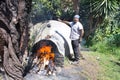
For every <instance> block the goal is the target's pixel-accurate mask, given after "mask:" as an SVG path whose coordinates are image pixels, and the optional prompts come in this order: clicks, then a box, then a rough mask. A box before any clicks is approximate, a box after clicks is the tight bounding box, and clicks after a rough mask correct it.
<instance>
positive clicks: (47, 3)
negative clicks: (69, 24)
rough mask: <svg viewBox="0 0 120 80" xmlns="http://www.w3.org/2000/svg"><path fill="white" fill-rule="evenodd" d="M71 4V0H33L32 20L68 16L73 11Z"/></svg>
mask: <svg viewBox="0 0 120 80" xmlns="http://www.w3.org/2000/svg"><path fill="white" fill-rule="evenodd" d="M72 5H73V3H72V1H67V0H33V8H32V17H33V19H34V20H33V22H36V21H39V22H40V21H44V20H50V19H57V18H59V17H61V18H63V19H64V18H66V16H67V18H69V17H71V16H72V14H73V13H74V10H73V7H72Z"/></svg>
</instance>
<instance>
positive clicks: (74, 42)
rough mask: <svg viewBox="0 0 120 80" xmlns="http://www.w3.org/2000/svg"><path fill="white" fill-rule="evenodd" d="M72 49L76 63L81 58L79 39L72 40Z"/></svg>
mask: <svg viewBox="0 0 120 80" xmlns="http://www.w3.org/2000/svg"><path fill="white" fill-rule="evenodd" d="M72 47H73V51H74V57H75V60H76V61H78V60H79V59H80V57H82V54H81V52H80V46H79V39H78V40H72Z"/></svg>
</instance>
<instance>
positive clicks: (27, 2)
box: [0, 0, 32, 80]
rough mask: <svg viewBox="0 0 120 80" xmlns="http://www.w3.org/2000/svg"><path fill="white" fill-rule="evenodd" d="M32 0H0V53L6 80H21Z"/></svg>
mask: <svg viewBox="0 0 120 80" xmlns="http://www.w3.org/2000/svg"><path fill="white" fill-rule="evenodd" d="M31 1H32V0H0V40H1V41H2V42H0V47H2V49H1V48H0V51H1V53H0V55H1V56H2V55H3V56H2V57H3V66H4V69H5V72H6V74H7V75H8V78H9V79H8V80H23V67H22V64H21V63H22V56H23V54H24V52H25V49H26V48H27V45H28V44H27V43H28V37H29V36H28V31H29V27H28V25H29V23H28V21H29V19H28V17H29V16H28V14H29V12H30V10H31Z"/></svg>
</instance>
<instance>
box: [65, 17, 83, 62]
mask: <svg viewBox="0 0 120 80" xmlns="http://www.w3.org/2000/svg"><path fill="white" fill-rule="evenodd" d="M79 18H80V16H79V15H75V16H74V18H73V22H67V21H63V22H64V23H66V24H68V25H70V27H71V34H70V39H71V42H72V47H73V51H74V59H73V60H74V61H79V60H80V58H81V59H84V58H83V56H82V54H81V52H80V47H79V43H80V42H81V41H82V37H83V34H84V29H83V26H82V24H81V23H80V21H79Z"/></svg>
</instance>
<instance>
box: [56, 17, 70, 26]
mask: <svg viewBox="0 0 120 80" xmlns="http://www.w3.org/2000/svg"><path fill="white" fill-rule="evenodd" d="M58 21H60V22H63V23H65V24H67V25H68V26H70V22H69V21H63V20H61V19H58Z"/></svg>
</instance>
